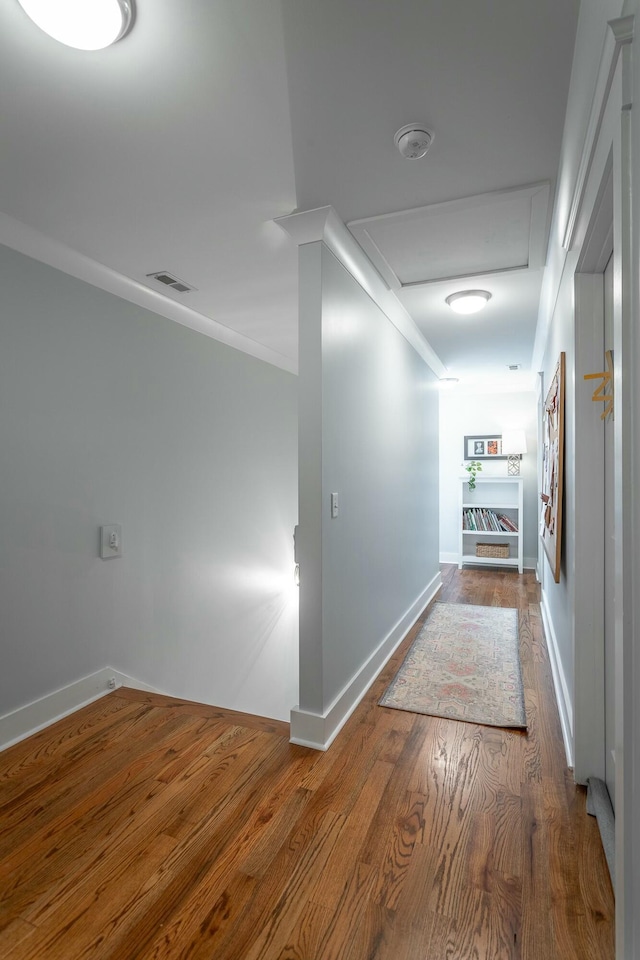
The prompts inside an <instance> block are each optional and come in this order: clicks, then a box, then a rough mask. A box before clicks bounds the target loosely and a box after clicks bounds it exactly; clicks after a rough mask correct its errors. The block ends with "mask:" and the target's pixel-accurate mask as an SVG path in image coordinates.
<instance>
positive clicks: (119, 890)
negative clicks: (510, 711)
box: [0, 567, 614, 960]
mask: <svg viewBox="0 0 640 960" xmlns="http://www.w3.org/2000/svg"><path fill="white" fill-rule="evenodd" d="M443 577H444V586H443V590H442V591H441V593H440V595H439V597H438V599H440V600H445V601H449V602H461V603H480V604H490V605H497V606H511V607H517V608H518V609H519V611H520V615H519V620H520V640H521V654H522V665H523V673H524V682H525V699H526V707H527V716H528V721H529V728H528V732H527V733H526V734H525V733H522V732H514V731H509V730H501V729H496V728H492V727H482V726H478V725H475V724H467V723H458V722H455V721H447V720H443V719H438V718H435V717H425V716H419V715H417V714H412V713H404V712H401V711H396V710H388V709H385V708H383V707H379V706H377V700H378V699H379V697H380V696H381V694H382V692H383V691H384V689H385V687H386V685H387V683H388V682H389V680H390V678H391V677H392V676H393V673H394V672H395V670H396V669H397V667H398V666H399V663H400V662H401V660H402V658H403V656H404V654H405V652H406V649H407V647H408V645H409V643H410V642H411V639H412V638H413V636H414V634H415V632H416V631H417V629H418V627H419V624H418V625H417V626H416V627H415V628H414V630H413V631H412V633H411V635H410V636H409V637H408V638H407V639H406V640H405V642H404V643H403V645H402V647H401V648H400V649H399V650H398V651H397V653H396V655H395V656H394V657H393V660H392V662H390V663H389V665H388V666H387V668H386V669H385V670H384V672H383V674H381V676H380V677H379V678H378V679H377V681H376V682H375V684H374V685H373V687H372V688H371V690H370V691H369V693H368V694H367V697H366V699H365V701H364V702H363V703H362V704H361V705H360V707H359V708H358V710H357V711H356V712H355V714H354V715H353V717H352V718H351V719H350V721H349V722H348V724H347V726H346V727H345V729H344V730H343V731H342V733H341V734H340V735H339V737H338V738H337V740H336V741H335V743H334V744H333V746H332V747H331V749H330V750H329V751H328V752H327V753H324V754H321V753H317V752H313V751H310V750H306V749H304V748H301V747H296V746H292V745H291V744H289V743H288V741H287V729H288V728H287V726H286V725H285V724H281V723H277V722H270V721H263V720H260V719H259V718H254V717H248V716H246V715H243V714H235V713H232V712H230V711H224V710H217V709H216V708H212V707H207V706H202V705H199V704H193V703H185V702H182V701H174V700H171V699H169V698H165V697H158V696H154V695H147V694H143V693H140V692H138V691H134V690H125V689H120V690H117V691H115V692H114V693H113V694H110V695H109V696H107V697H105V698H103V699H102V700H99V701H97V702H96V703H94V704H92V705H90V706H88V707H86V708H84V709H83V710H81V711H79V712H78V713H76V714H74V715H73V716H71V717H67V718H66V719H64V720H62V721H60V722H59V723H57V724H56V725H55V726H53V727H50V728H49V729H47V730H45V731H42V732H41V733H38V734H36V735H35V736H33V737H31V738H30V739H29V740H27V741H24V742H22V743H20V744H18V745H16V746H14V747H12V748H10V749H9V750H7V751H5V752H4V753H2V754H0V956H2V957H3V958H4V960H79V958H92V960H102V958H104V960H107V958H109V960H134V958H135V960H152V958H154V960H163V958H187V957H188V958H190V960H196V958H206V960H258V958H262V960H265V958H268V960H340V958H342V960H374V958H375V960H445V958H446V960H467V958H469V960H485V958H486V960H502V958H504V960H507V958H509V960H516V958H525V960H556V958H557V960H569V958H576V960H578V958H579V960H591V958H592V960H608V958H613V956H614V946H613V912H614V906H613V895H612V890H611V884H610V881H609V877H608V873H607V867H606V863H605V859H604V854H603V852H602V847H601V844H600V839H599V834H598V830H597V827H596V824H595V821H594V820H593V819H592V818H590V817H588V816H587V814H586V811H585V792H584V790H583V789H582V788H577V787H576V786H575V785H574V784H573V781H572V778H571V775H570V773H569V772H568V771H567V770H566V767H565V759H564V750H563V746H562V739H561V734H560V728H559V722H558V717H557V712H556V708H555V703H554V699H553V688H552V679H551V673H550V667H549V661H548V657H547V653H546V649H545V644H544V640H543V637H542V633H541V623H540V616H539V608H538V603H537V601H538V588H537V585H536V583H535V579H534V577H533V575H532V574H529V573H527V574H525V575H524V576H522V577H520V576H518V575H517V574H516V573H513V572H510V571H509V572H504V573H503V572H498V571H491V570H481V571H462V572H458V570H457V569H456V568H455V567H445V568H444V574H443Z"/></svg>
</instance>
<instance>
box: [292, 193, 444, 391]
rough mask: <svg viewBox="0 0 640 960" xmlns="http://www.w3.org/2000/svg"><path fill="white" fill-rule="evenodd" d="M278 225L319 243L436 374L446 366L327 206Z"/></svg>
mask: <svg viewBox="0 0 640 960" xmlns="http://www.w3.org/2000/svg"><path fill="white" fill-rule="evenodd" d="M274 222H275V223H277V224H278V226H280V227H282V229H283V230H284V231H285V232H286V233H288V234H289V236H290V237H291V238H292V239H293V240H294V241H295V242H296V243H297V244H298V246H303V245H304V244H307V243H317V242H318V241H320V242H322V243H324V244H325V246H327V247H328V248H329V250H330V251H331V253H332V254H333V255H334V256H335V257H336V259H337V260H338V261H339V262H340V263H341V264H342V266H343V267H344V268H345V270H347V271H348V272H349V273H350V274H351V276H352V277H353V278H354V280H356V281H357V282H358V283H359V284H360V286H361V287H362V288H363V290H364V291H365V292H366V293H367V294H368V296H369V297H371V299H372V300H373V302H374V303H375V304H376V305H377V306H378V307H379V308H380V310H382V312H383V313H384V314H385V316H386V317H387V318H388V319H389V320H390V322H391V323H392V324H393V325H394V326H395V327H396V329H397V330H398V331H399V332H400V333H401V334H402V336H403V337H404V338H405V340H407V342H408V343H409V344H411V346H412V347H413V349H414V350H415V351H416V353H418V354H419V355H420V356H421V357H422V359H423V360H424V362H425V363H426V364H427V366H429V367H430V368H431V370H432V371H433V372H434V373H435V375H436V376H437V377H443V376H446V367H445V366H444V364H443V363H442V361H441V360H440V357H439V356H438V355H437V353H436V352H435V350H434V349H433V347H432V346H431V344H430V343H429V342H428V341H427V340H426V339H425V338H424V337H423V336H422V334H421V333H420V331H419V329H418V327H417V326H416V324H415V323H414V321H413V320H412V318H411V316H410V315H409V313H408V312H407V311H406V309H405V308H404V306H403V305H402V304H401V303H400V301H399V300H398V298H397V297H396V295H395V293H394V292H393V291H392V290H391V289H389V285H388V284H387V283H386V282H385V280H384V279H383V277H382V276H381V274H380V273H379V272H378V270H377V269H376V267H375V266H374V265H373V263H372V262H371V260H370V259H369V257H368V256H367V255H366V253H365V252H364V250H363V249H362V247H361V246H360V244H359V243H358V242H357V240H356V239H355V238H354V237H353V235H352V234H351V233H350V231H349V230H348V229H347V228H346V226H345V225H344V223H343V222H342V220H341V219H340V217H339V216H338V214H337V213H336V211H335V210H334V208H333V207H331V206H326V207H318V208H317V209H315V210H302V211H300V212H299V213H292V214H289V216H287V217H278V218H277V219H276V220H275V221H274Z"/></svg>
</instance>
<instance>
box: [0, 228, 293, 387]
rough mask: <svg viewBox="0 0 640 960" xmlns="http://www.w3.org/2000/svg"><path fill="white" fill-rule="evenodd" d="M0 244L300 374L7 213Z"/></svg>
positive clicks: (220, 326)
mask: <svg viewBox="0 0 640 960" xmlns="http://www.w3.org/2000/svg"><path fill="white" fill-rule="evenodd" d="M0 243H3V244H4V245H5V246H7V247H10V248H11V249H12V250H17V251H18V253H23V254H25V255H26V256H27V257H32V258H33V259H34V260H39V261H40V262H41V263H46V264H47V266H49V267H54V268H55V269H56V270H60V271H62V273H66V274H68V275H69V276H71V277H75V278H76V279H77V280H83V281H84V282H85V283H89V284H91V286H93V287H98V288H99V289H100V290H105V291H106V292H107V293H112V294H114V296H116V297H120V298H121V299H122V300H127V301H128V302H129V303H134V304H135V305H136V306H138V307H142V308H143V309H145V310H150V311H151V312H152V313H156V314H159V315H160V316H161V317H166V318H167V320H173V321H174V322H175V323H179V324H181V326H183V327H189V328H190V329H191V330H196V331H197V332H198V333H202V334H204V336H205V337H210V338H211V339H212V340H217V341H218V342H219V343H224V344H226V345H227V346H228V347H233V348H234V350H240V351H241V352H242V353H247V354H249V356H252V357H255V358H256V359H257V360H264V362H265V363H270V364H272V366H275V367H279V368H280V369H281V370H286V371H288V372H289V373H297V361H296V359H290V358H289V357H285V356H284V355H283V354H280V353H277V352H276V351H275V350H271V349H270V348H269V347H266V346H264V345H263V344H261V343H258V342H257V341H256V340H252V339H251V338H250V337H247V336H245V335H244V334H242V333H238V332H237V331H236V330H232V329H231V328H230V327H226V326H225V325H224V324H222V323H219V322H218V321H216V320H212V319H211V318H210V317H207V316H205V315H204V314H203V313H198V311H197V310H192V309H191V307H187V306H185V305H184V304H182V303H177V302H176V301H175V300H171V299H169V297H167V296H165V295H164V294H163V293H161V292H160V291H156V290H151V289H150V288H149V287H146V286H144V284H142V283H139V282H138V281H137V280H132V279H131V278H130V277H126V276H124V274H121V273H118V272H117V271H116V270H112V269H111V268H110V267H107V266H105V265H104V264H103V263H99V262H98V261H97V260H92V259H91V258H90V257H86V256H85V255H84V254H82V253H78V251H77V250H73V249H72V248H71V247H67V246H66V245H65V244H63V243H59V242H58V241H57V240H53V239H52V238H51V237H48V236H46V235H45V234H43V233H40V232H39V231H38V230H35V229H34V228H33V227H30V226H28V225H27V224H26V223H22V221H20V220H16V219H14V218H13V217H10V216H9V215H8V214H6V213H0Z"/></svg>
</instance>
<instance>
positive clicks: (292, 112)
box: [0, 0, 578, 375]
mask: <svg viewBox="0 0 640 960" xmlns="http://www.w3.org/2000/svg"><path fill="white" fill-rule="evenodd" d="M577 7H578V2H577V0H535V2H534V3H532V2H531V0H462V2H458V3H453V2H451V0H282V2H279V0H181V2H180V3H179V4H176V3H175V2H174V0H153V2H152V0H137V16H136V22H135V25H134V28H133V30H132V32H131V33H130V34H129V35H128V36H127V37H125V38H124V40H122V41H120V42H119V43H117V44H116V45H115V46H113V47H111V48H109V49H107V50H105V51H99V52H97V53H85V52H81V51H75V50H71V49H69V48H66V47H64V46H62V45H60V44H58V43H56V42H55V41H53V40H51V39H49V38H48V37H46V36H45V35H43V34H41V33H40V32H39V31H38V30H37V28H35V27H34V25H33V24H32V23H31V22H30V21H29V20H28V19H27V18H26V16H25V15H24V13H23V11H22V10H21V8H20V7H19V5H18V3H17V0H0V112H1V115H2V143H1V146H0V150H1V156H0V211H1V212H3V213H4V214H8V215H9V216H10V217H12V218H14V219H15V220H17V221H20V222H21V223H23V224H27V225H28V226H29V227H30V228H34V229H35V230H37V231H39V232H40V233H41V234H44V235H45V236H46V237H48V238H50V239H52V240H54V241H56V242H57V243H59V244H64V245H66V246H67V247H69V248H71V250H73V251H77V252H78V253H80V254H83V255H84V256H85V257H89V258H92V259H93V260H95V261H98V263H100V264H104V265H105V266H107V267H109V268H110V269H111V270H113V271H116V272H117V273H119V274H122V275H124V276H125V277H128V278H131V279H132V280H134V281H138V282H139V283H142V284H145V285H148V284H151V285H152V286H153V287H154V289H156V290H157V291H159V292H161V293H162V295H163V296H164V297H167V298H168V299H169V300H172V301H176V302H177V301H179V302H180V304H181V305H182V306H183V307H184V306H185V305H186V306H187V307H188V308H190V309H191V310H192V311H195V314H194V316H195V315H196V314H199V315H200V318H199V320H200V321H201V322H200V326H199V328H200V329H205V330H206V329H207V323H209V324H210V325H211V334H212V335H214V336H215V335H216V327H217V325H219V324H222V325H223V326H224V327H227V328H230V329H231V330H232V331H234V332H235V334H239V335H241V337H242V338H245V341H246V345H247V348H248V349H250V350H251V346H250V345H251V344H254V345H256V344H257V345H262V346H264V347H265V348H269V350H270V351H274V353H273V355H272V359H273V358H275V361H276V362H281V365H282V366H285V367H292V366H293V365H294V364H295V355H296V346H297V316H296V314H297V277H296V275H297V270H296V262H297V254H296V249H295V247H294V245H293V243H292V241H290V240H289V239H288V238H287V237H286V236H285V235H284V233H282V232H281V231H280V230H279V228H278V227H276V226H275V225H274V224H273V220H274V219H275V218H277V217H280V216H284V215H286V214H288V213H291V212H292V211H293V210H294V209H309V208H312V207H316V206H324V205H326V204H331V205H333V206H334V207H335V209H336V211H337V212H338V214H339V215H340V217H341V218H342V219H343V220H344V221H345V222H351V221H356V220H363V219H366V220H367V221H368V224H367V233H368V234H369V236H370V238H371V237H373V235H374V232H375V246H376V247H377V248H378V250H379V251H380V252H381V253H382V255H383V260H381V261H380V262H379V267H380V269H381V272H382V273H383V275H385V266H384V264H385V263H386V264H387V266H389V267H390V268H392V273H393V275H395V277H396V281H395V283H394V281H393V278H392V277H389V276H386V279H387V282H389V285H390V286H391V287H392V288H394V289H396V292H397V294H398V296H399V298H400V299H401V301H402V303H403V304H404V306H405V307H406V308H407V310H408V311H409V312H410V314H411V315H412V317H413V318H414V320H415V321H416V323H417V324H418V326H419V328H420V330H421V331H422V332H423V334H424V335H425V337H426V338H427V339H428V340H429V342H430V343H431V344H432V346H433V347H434V349H435V350H436V352H437V353H438V354H439V356H440V358H441V359H442V361H443V362H444V363H445V364H446V365H447V366H448V367H449V368H450V370H451V372H452V373H456V374H461V375H465V374H466V373H467V372H471V371H473V370H475V371H476V372H477V370H478V369H483V370H485V371H486V372H487V373H491V372H495V371H498V370H502V369H504V367H505V365H506V364H507V363H522V364H523V365H524V366H525V367H526V366H528V365H529V363H530V357H531V351H532V346H533V336H534V332H535V323H536V316H537V301H538V296H539V289H540V279H541V265H540V264H541V253H540V251H541V250H544V247H545V243H546V232H547V230H548V221H549V208H548V204H547V197H546V196H545V202H544V209H543V210H542V212H541V206H540V190H539V189H538V188H537V187H536V188H532V190H529V192H528V193H527V189H525V190H524V192H522V193H517V192H513V191H514V188H529V187H531V186H532V185H539V184H544V183H549V184H551V187H553V182H554V178H555V175H556V170H557V166H558V159H559V151H560V140H561V133H562V123H563V117H564V107H565V102H566V94H567V89H568V81H569V72H570V65H571V53H572V48H573V38H574V33H575V24H576V17H577ZM414 120H418V121H424V122H426V123H427V124H428V125H429V127H431V128H432V129H433V130H434V131H435V140H434V143H433V145H432V147H431V149H430V151H429V153H428V154H427V156H426V157H425V158H424V159H422V160H414V161H408V160H404V159H403V158H402V157H401V156H400V155H399V153H398V152H397V151H396V148H395V146H394V144H393V134H394V132H395V130H396V129H397V128H398V127H400V126H402V125H403V124H405V123H408V122H411V121H414ZM497 191H502V193H500V194H499V195H497V196H489V197H486V196H484V195H487V194H489V195H492V194H495V193H496V192H497ZM543 192H544V191H543ZM534 195H537V196H538V200H537V201H536V202H537V208H536V211H535V212H534V213H532V205H533V206H535V203H534V202H533V201H532V199H531V198H532V197H533V196H534ZM550 196H551V197H552V191H551V194H550ZM451 201H456V203H451ZM436 205H437V206H436ZM406 211H410V212H409V213H406ZM413 211H416V212H413ZM401 212H402V213H403V216H394V217H384V216H383V215H388V214H394V215H395V214H399V213H401ZM371 218H374V219H371ZM381 218H382V219H381ZM533 221H535V223H533V226H532V222H533ZM351 228H352V231H353V232H354V235H355V236H357V237H358V238H359V239H360V240H361V242H362V239H363V237H362V234H363V228H362V226H359V225H358V224H353V223H352V224H351ZM536 230H537V231H538V232H537V233H536V232H535V231H536ZM359 231H360V235H359ZM532 237H533V240H532ZM2 239H3V241H4V242H8V243H11V242H12V241H11V237H10V236H9V237H8V236H6V235H5V234H3V235H2ZM364 245H365V248H366V244H364ZM534 248H535V249H534ZM368 252H369V254H370V255H371V256H372V257H373V258H374V262H375V251H373V250H372V248H369V249H368ZM536 258H537V259H536ZM514 268H516V269H514ZM159 270H167V271H169V272H170V273H173V274H174V275H176V276H178V277H179V278H180V279H182V280H184V281H185V282H186V283H188V284H191V285H193V286H194V287H195V288H197V289H196V290H194V291H193V292H191V293H188V294H183V295H180V294H178V293H173V292H171V291H169V292H166V291H165V290H161V289H160V288H159V286H158V285H156V284H155V283H154V281H149V280H148V279H147V274H149V273H151V272H152V271H159ZM496 271H497V272H496ZM505 271H508V272H505ZM473 274H480V275H479V276H478V275H476V276H473V277H472V279H473V282H472V283H465V282H464V281H465V278H471V276H472V275H473ZM443 277H445V278H451V277H459V278H461V279H457V280H451V279H446V280H441V279H440V278H443ZM465 286H474V287H477V286H482V287H485V288H486V289H489V290H490V291H491V292H492V294H493V297H492V300H491V302H490V304H489V306H488V307H487V309H486V310H485V311H484V312H483V314H481V315H479V317H478V318H477V319H475V320H473V319H471V318H466V319H464V318H454V317H453V315H452V313H451V311H450V310H449V309H448V307H446V305H445V304H444V297H445V296H446V295H447V294H448V293H450V292H454V290H457V289H461V288H464V287H465ZM169 315H171V313H169ZM206 318H208V319H206ZM218 329H219V328H218ZM239 345H240V346H242V342H240V343H239ZM254 352H255V351H254ZM278 358H280V360H278Z"/></svg>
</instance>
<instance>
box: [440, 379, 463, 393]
mask: <svg viewBox="0 0 640 960" xmlns="http://www.w3.org/2000/svg"><path fill="white" fill-rule="evenodd" d="M456 383H460V380H459V379H458V377H440V379H439V380H438V385H439V387H440V389H441V390H450V389H451V387H455V385H456Z"/></svg>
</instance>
